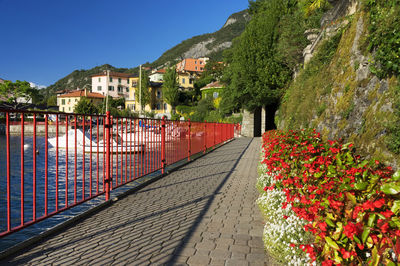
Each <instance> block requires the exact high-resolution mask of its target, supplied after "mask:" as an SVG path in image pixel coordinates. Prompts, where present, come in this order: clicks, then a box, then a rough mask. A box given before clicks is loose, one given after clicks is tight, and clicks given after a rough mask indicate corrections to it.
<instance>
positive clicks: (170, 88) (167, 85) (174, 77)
mask: <svg viewBox="0 0 400 266" xmlns="http://www.w3.org/2000/svg"><path fill="white" fill-rule="evenodd" d="M162 90H163V98H164V101H166V102H167V103H168V104H170V105H171V106H172V113H175V107H176V106H177V105H178V104H179V82H178V74H177V73H176V68H175V67H170V68H167V70H166V72H165V74H164V83H163V86H162Z"/></svg>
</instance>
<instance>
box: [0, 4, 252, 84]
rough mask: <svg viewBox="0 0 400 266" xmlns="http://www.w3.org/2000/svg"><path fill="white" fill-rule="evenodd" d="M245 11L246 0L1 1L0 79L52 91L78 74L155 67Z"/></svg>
mask: <svg viewBox="0 0 400 266" xmlns="http://www.w3.org/2000/svg"><path fill="white" fill-rule="evenodd" d="M247 6H248V1H247V0H201V1H187V0H186V1H185V0H169V1H168V0H150V1H149V0H141V1H139V0H113V1H109V0H0V78H3V79H7V80H12V81H15V80H17V79H18V80H26V81H30V82H34V83H36V84H39V85H46V86H48V85H51V84H53V83H54V82H56V81H57V80H59V79H60V78H63V77H65V76H66V75H68V74H69V73H71V72H72V71H74V70H76V69H78V70H79V69H90V68H92V67H95V66H97V65H102V64H106V63H108V64H111V65H113V66H115V67H129V68H131V67H135V66H138V65H139V64H143V63H146V62H153V61H154V60H156V59H157V58H158V57H159V56H161V54H162V53H163V52H165V51H166V50H168V49H170V48H172V47H173V46H175V45H176V44H178V43H180V42H181V41H183V40H185V39H187V38H190V37H193V36H195V35H199V34H204V33H210V32H214V31H216V30H218V29H219V28H221V27H222V26H223V24H224V23H225V21H226V19H227V18H228V17H229V15H231V14H233V13H235V12H239V11H241V10H243V9H246V8H247Z"/></svg>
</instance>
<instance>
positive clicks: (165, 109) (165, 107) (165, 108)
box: [164, 103, 168, 111]
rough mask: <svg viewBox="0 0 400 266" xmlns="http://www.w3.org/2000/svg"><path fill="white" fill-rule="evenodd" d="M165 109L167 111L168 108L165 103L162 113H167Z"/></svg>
mask: <svg viewBox="0 0 400 266" xmlns="http://www.w3.org/2000/svg"><path fill="white" fill-rule="evenodd" d="M167 109H168V106H167V104H166V103H164V111H167Z"/></svg>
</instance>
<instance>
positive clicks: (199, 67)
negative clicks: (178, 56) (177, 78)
mask: <svg viewBox="0 0 400 266" xmlns="http://www.w3.org/2000/svg"><path fill="white" fill-rule="evenodd" d="M205 65H206V62H205V61H204V60H203V59H195V58H186V59H183V60H182V61H181V62H179V63H178V64H177V65H176V69H177V70H178V71H192V72H203V71H204V66H205Z"/></svg>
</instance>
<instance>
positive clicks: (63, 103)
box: [61, 99, 65, 111]
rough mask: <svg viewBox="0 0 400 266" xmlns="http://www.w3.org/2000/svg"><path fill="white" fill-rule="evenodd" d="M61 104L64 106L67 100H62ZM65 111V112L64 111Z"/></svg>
mask: <svg viewBox="0 0 400 266" xmlns="http://www.w3.org/2000/svg"><path fill="white" fill-rule="evenodd" d="M61 104H62V105H65V99H62V100H61ZM63 111H64V109H63Z"/></svg>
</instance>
